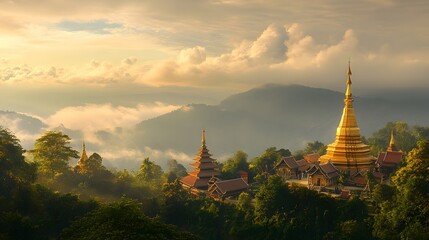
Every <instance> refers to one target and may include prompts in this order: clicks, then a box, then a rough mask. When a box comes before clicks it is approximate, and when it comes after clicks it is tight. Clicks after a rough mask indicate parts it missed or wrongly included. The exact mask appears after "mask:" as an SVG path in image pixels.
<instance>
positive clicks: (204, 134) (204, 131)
mask: <svg viewBox="0 0 429 240" xmlns="http://www.w3.org/2000/svg"><path fill="white" fill-rule="evenodd" d="M201 142H202V146H203V147H205V146H206V130H205V129H204V128H203V135H202V137H201Z"/></svg>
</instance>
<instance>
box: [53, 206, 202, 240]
mask: <svg viewBox="0 0 429 240" xmlns="http://www.w3.org/2000/svg"><path fill="white" fill-rule="evenodd" d="M61 239H94V240H96V239H130V240H133V239H136V240H137V239H154V240H155V239H166V240H167V239H183V240H184V239H197V237H195V236H194V235H192V234H190V233H188V232H183V231H180V230H179V229H177V227H175V226H172V225H168V224H164V223H161V222H159V221H158V220H156V219H150V218H149V217H147V216H145V215H144V214H143V213H142V211H141V209H140V206H139V204H138V203H137V202H135V201H131V200H125V199H124V200H121V201H119V202H115V203H111V204H108V205H104V206H101V207H99V208H98V209H96V210H95V211H92V212H90V213H89V214H87V215H85V216H84V217H83V218H80V219H78V220H76V221H75V222H74V223H73V224H72V225H71V226H70V227H69V228H68V229H65V230H64V231H63V234H62V236H61Z"/></svg>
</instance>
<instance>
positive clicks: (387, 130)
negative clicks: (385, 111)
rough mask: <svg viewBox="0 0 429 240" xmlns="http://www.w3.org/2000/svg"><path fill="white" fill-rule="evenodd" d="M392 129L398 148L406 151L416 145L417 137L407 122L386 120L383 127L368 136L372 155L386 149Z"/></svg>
mask: <svg viewBox="0 0 429 240" xmlns="http://www.w3.org/2000/svg"><path fill="white" fill-rule="evenodd" d="M392 131H393V133H394V135H395V145H396V146H397V147H398V148H399V149H400V150H402V151H405V152H408V151H410V150H411V149H412V148H414V147H415V146H416V142H417V138H416V136H415V135H414V134H413V131H412V129H410V127H409V126H408V124H407V123H405V122H388V123H387V124H386V126H385V127H384V128H382V129H380V130H378V131H377V132H374V133H373V134H372V136H371V137H370V138H368V142H369V145H370V146H371V152H372V154H373V155H377V154H378V153H380V152H382V151H386V148H387V146H388V145H389V141H390V134H391V132H392Z"/></svg>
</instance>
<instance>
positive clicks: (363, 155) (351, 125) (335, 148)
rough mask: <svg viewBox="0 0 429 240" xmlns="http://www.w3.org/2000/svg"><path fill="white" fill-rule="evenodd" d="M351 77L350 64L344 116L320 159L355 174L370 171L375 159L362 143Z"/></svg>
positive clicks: (367, 147)
mask: <svg viewBox="0 0 429 240" xmlns="http://www.w3.org/2000/svg"><path fill="white" fill-rule="evenodd" d="M351 75H352V71H351V69H350V63H349V67H348V71H347V87H346V93H345V98H344V110H343V115H342V117H341V121H340V124H339V126H338V128H337V132H336V137H335V142H333V143H331V144H329V145H328V148H327V152H326V154H325V155H323V156H321V157H320V162H321V163H327V162H329V161H331V162H332V163H333V164H334V165H335V166H336V167H337V168H338V169H339V170H342V171H345V172H349V173H352V174H353V173H356V172H358V171H360V170H363V169H369V168H370V166H371V165H372V164H373V163H374V161H375V158H374V157H373V156H372V155H371V153H370V148H369V146H368V145H366V144H364V143H363V142H362V138H361V135H360V129H359V127H358V124H357V120H356V116H355V111H354V108H353V96H352V88H351V85H352V80H351Z"/></svg>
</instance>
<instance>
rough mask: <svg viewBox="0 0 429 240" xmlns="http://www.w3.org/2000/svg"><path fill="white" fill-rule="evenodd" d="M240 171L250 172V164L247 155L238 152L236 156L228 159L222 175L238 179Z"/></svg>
mask: <svg viewBox="0 0 429 240" xmlns="http://www.w3.org/2000/svg"><path fill="white" fill-rule="evenodd" d="M239 171H245V172H248V171H249V163H248V162H247V153H245V152H243V151H237V152H235V154H234V155H233V156H232V157H230V158H228V159H227V160H226V161H225V163H224V165H223V168H222V175H225V176H224V177H227V178H232V177H236V176H237V173H238V172H239Z"/></svg>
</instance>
